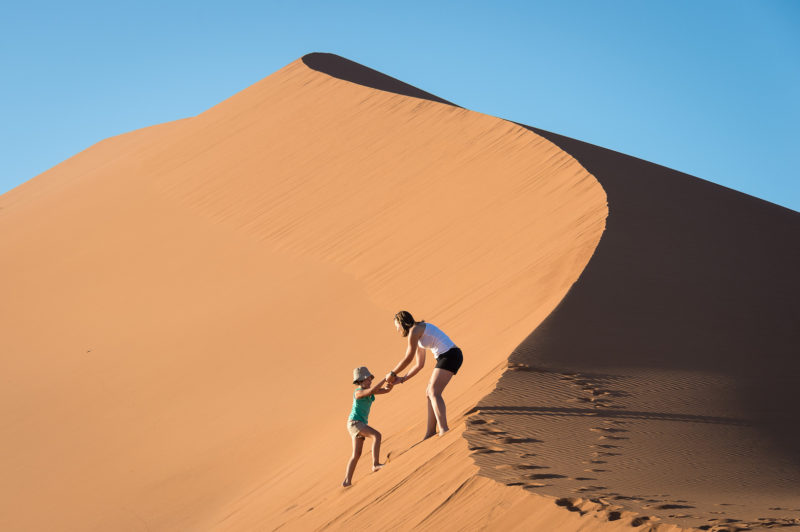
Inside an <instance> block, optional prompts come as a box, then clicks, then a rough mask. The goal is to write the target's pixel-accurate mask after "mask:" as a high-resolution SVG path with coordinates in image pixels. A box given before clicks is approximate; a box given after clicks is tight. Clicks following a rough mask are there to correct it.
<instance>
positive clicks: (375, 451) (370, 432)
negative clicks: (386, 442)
mask: <svg viewBox="0 0 800 532" xmlns="http://www.w3.org/2000/svg"><path fill="white" fill-rule="evenodd" d="M359 434H361V435H362V436H367V437H368V438H372V470H373V471H377V470H378V469H380V468H382V467H383V464H382V463H380V456H381V433H380V432H378V431H377V430H375V429H373V428H372V427H370V426H369V425H367V426H365V427H364V428H363V429H361V432H360V433H359Z"/></svg>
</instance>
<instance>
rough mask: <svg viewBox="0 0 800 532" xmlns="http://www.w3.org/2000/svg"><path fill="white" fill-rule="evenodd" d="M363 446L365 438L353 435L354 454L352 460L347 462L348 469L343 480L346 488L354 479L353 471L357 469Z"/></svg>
mask: <svg viewBox="0 0 800 532" xmlns="http://www.w3.org/2000/svg"><path fill="white" fill-rule="evenodd" d="M363 448H364V438H357V437H355V436H353V455H352V456H351V457H350V461H348V462H347V470H346V471H345V474H344V482H342V486H344V487H345V488H346V487H347V486H349V485H350V484H351V482H352V480H353V471H355V469H356V464H357V463H358V459H359V458H361V449H363Z"/></svg>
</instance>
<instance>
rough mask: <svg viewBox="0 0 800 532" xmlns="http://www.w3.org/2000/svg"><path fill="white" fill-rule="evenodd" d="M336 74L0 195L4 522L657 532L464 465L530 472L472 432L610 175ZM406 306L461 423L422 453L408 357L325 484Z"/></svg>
mask: <svg viewBox="0 0 800 532" xmlns="http://www.w3.org/2000/svg"><path fill="white" fill-rule="evenodd" d="M309 59H312V60H313V61H309ZM337 61H338V59H337V58H335V57H331V56H325V55H312V56H310V57H308V56H307V58H306V61H305V62H304V61H302V60H298V61H295V62H294V63H292V64H290V65H288V66H287V67H285V68H283V69H281V70H280V71H278V72H276V73H275V74H273V75H271V76H269V77H267V78H265V79H264V80H262V81H260V82H259V83H257V84H255V85H253V86H252V87H250V88H248V89H246V90H244V91H242V92H241V93H239V94H237V95H235V96H234V97H232V98H230V99H228V100H226V101H224V102H222V103H221V104H219V105H217V106H216V107H213V108H212V109H210V110H208V111H206V112H205V113H203V114H201V115H199V116H197V117H193V118H189V119H185V120H181V121H177V122H172V123H167V124H162V125H159V126H154V127H151V128H146V129H143V130H139V131H135V132H132V133H128V134H126V135H121V136H118V137H114V138H111V139H108V140H105V141H103V142H101V143H98V144H97V145H95V146H93V147H92V148H90V149H88V150H86V151H84V152H82V153H80V154H78V155H76V156H75V157H73V158H71V159H69V160H67V161H65V162H64V163H62V164H60V165H58V166H56V167H54V168H53V169H51V170H49V171H47V172H45V173H44V174H42V175H40V176H38V177H37V178H35V179H33V180H31V181H29V182H28V183H25V184H24V185H22V186H20V187H18V188H17V189H15V190H12V191H10V192H8V193H6V194H4V195H3V196H0V249H2V250H3V253H2V254H0V283H2V291H3V294H4V296H5V301H6V302H7V303H6V304H5V305H2V306H0V324H1V325H0V327H2V329H0V356H2V358H1V359H0V360H2V363H3V370H4V371H3V375H4V377H5V384H4V386H3V388H2V392H0V393H2V394H3V396H2V401H0V405H2V409H3V411H2V412H3V414H2V418H0V419H2V421H3V423H2V429H0V430H2V433H1V436H2V439H3V442H4V445H5V452H4V453H3V457H2V460H3V471H4V482H3V485H2V498H1V499H0V500H2V502H1V503H0V528H2V529H4V530H54V529H58V530H148V529H149V530H254V529H266V530H272V529H275V528H278V527H282V528H283V529H290V530H308V529H313V528H319V527H325V526H330V527H332V528H353V527H356V526H359V527H361V526H382V527H383V526H388V527H389V528H396V529H398V528H399V529H408V528H412V527H421V528H436V529H443V528H444V529H476V528H482V527H487V528H493V529H494V528H501V527H502V528H518V529H524V530H615V529H620V530H622V529H629V528H630V526H631V524H634V525H639V524H641V523H646V524H647V525H648V526H654V525H651V523H655V522H657V520H658V519H659V518H660V519H661V522H663V523H667V524H662V525H658V526H656V528H658V529H659V530H670V529H673V528H675V527H674V526H672V525H669V524H668V523H670V522H674V521H670V519H669V518H668V517H667V516H663V517H662V516H658V515H656V514H649V513H648V509H647V508H641V507H638V506H630V505H626V502H625V501H622V500H616V501H608V500H602V499H601V498H598V497H597V496H594V497H593V498H595V501H589V500H586V499H581V498H579V497H580V492H578V493H577V494H576V493H575V492H568V493H558V492H557V490H556V491H554V492H552V493H548V495H553V496H552V497H549V496H540V495H536V494H534V493H533V492H535V491H536V490H537V489H538V487H537V486H534V485H532V484H530V483H528V485H527V486H526V485H525V483H519V482H512V481H510V480H509V479H505V482H506V483H509V484H521V485H516V486H507V485H504V484H503V483H499V482H497V481H496V480H492V479H490V478H485V477H487V476H489V477H496V475H493V474H492V473H490V472H487V470H486V464H484V463H481V459H482V456H493V455H500V454H502V455H503V456H504V457H505V458H504V459H503V460H502V461H501V462H497V463H496V464H495V465H500V466H508V468H514V467H518V466H524V465H526V464H527V463H528V462H526V461H525V459H524V457H523V456H522V455H523V454H525V453H524V452H520V451H519V450H516V448H515V447H514V445H525V444H532V442H530V441H529V442H516V441H515V440H514V439H513V438H514V435H513V434H510V435H509V433H508V432H507V431H505V432H506V434H504V435H500V434H499V433H497V432H495V433H494V434H493V433H492V432H491V431H490V430H486V431H484V432H482V433H480V434H483V435H486V436H488V437H489V439H487V440H486V441H485V442H482V443H481V442H478V443H476V442H475V441H474V436H471V435H470V434H471V433H473V432H476V431H477V428H476V427H478V428H480V427H479V426H480V425H481V423H478V424H477V425H476V424H475V422H476V421H481V420H482V419H481V418H482V416H483V414H482V413H477V414H474V408H475V406H476V405H478V404H479V402H481V400H482V398H484V397H487V396H489V394H490V393H498V390H495V391H494V392H493V390H494V389H495V384H496V383H497V380H498V378H500V376H501V374H502V372H503V370H504V369H505V368H506V367H507V364H508V362H507V361H508V358H509V354H510V353H512V351H513V350H514V349H515V347H516V346H518V345H519V344H520V343H521V342H523V340H525V339H526V338H527V337H528V335H529V334H530V333H531V331H534V330H535V329H536V328H537V326H539V324H540V323H542V321H543V320H544V319H545V318H546V317H547V316H548V315H551V312H552V311H553V310H554V309H555V308H556V307H557V306H558V305H559V302H561V301H562V300H564V298H565V295H567V292H568V291H569V290H570V287H572V286H573V283H575V282H576V280H577V279H578V278H579V276H580V275H581V273H582V272H583V271H584V268H586V266H587V263H589V260H590V258H591V257H592V254H593V253H594V251H595V248H596V247H597V246H598V242H600V239H601V235H603V234H604V233H603V231H604V228H605V224H606V216H607V215H609V211H608V209H607V207H606V191H604V186H605V184H604V185H603V186H601V185H600V183H598V180H597V179H595V177H594V176H593V175H591V174H590V173H589V172H588V171H587V170H586V169H585V168H584V166H586V164H584V165H583V166H582V163H580V162H579V161H576V159H575V158H573V156H571V155H569V154H568V153H567V152H566V151H564V149H567V148H564V149H562V148H560V147H558V146H557V145H556V144H554V143H553V142H551V141H549V140H546V139H545V138H543V137H542V136H540V135H539V134H537V133H536V132H534V131H531V130H529V129H527V128H525V127H522V126H518V125H516V124H512V123H509V122H506V121H504V120H500V119H497V118H494V117H489V116H485V115H481V114H479V113H475V112H472V111H468V110H465V109H461V108H458V107H455V106H453V105H449V104H448V103H446V102H443V101H432V100H431V99H428V98H427V96H426V95H425V93H422V94H414V95H413V96H409V95H405V94H397V93H395V92H389V91H391V90H394V86H392V85H391V83H390V84H389V85H388V86H386V87H384V86H383V85H381V84H380V83H376V84H375V85H373V86H366V85H369V83H365V84H360V83H352V82H349V81H347V76H346V75H338V76H337V75H329V74H331V72H328V73H325V72H323V71H320V70H321V68H320V66H319V65H320V64H322V65H323V66H325V65H328V66H330V65H333V66H334V67H335V66H336V65H340V64H341V63H337ZM309 64H311V65H312V66H314V67H315V68H310V67H309ZM356 67H357V66H356ZM351 70H352V69H351ZM355 70H356V71H359V70H358V68H356V69H355ZM348 72H349V71H348ZM359 72H360V73H361V74H363V75H364V76H365V77H366V79H367V80H371V79H374V80H377V81H380V82H385V81H386V80H385V79H383V78H379V77H376V74H377V73H373V72H371V71H368V70H366V69H365V70H361V71H359ZM345 73H347V72H345ZM381 89H385V90H381ZM406 94H408V93H406ZM555 140H556V141H558V139H555ZM567 151H570V150H567ZM613 201H614V200H613V198H612V197H609V203H610V204H611V206H612V207H611V209H612V210H611V213H612V214H611V218H609V220H614V218H613V206H614V203H613ZM794 220H796V218H794ZM792 230H794V229H792ZM793 234H796V233H793ZM603 239H604V240H603V241H604V242H605V239H606V236H603ZM595 262H596V261H595V260H593V261H592V262H591V263H589V264H590V266H591V265H592V264H595ZM587 271H588V270H587ZM582 282H583V281H582ZM582 282H581V283H578V284H577V285H575V287H574V288H573V290H572V291H571V292H570V296H573V295H574V294H579V289H580V288H581V287H582ZM565 301H566V300H565ZM562 306H563V304H562ZM562 306H559V307H558V311H557V312H559V311H561V309H562ZM401 308H405V309H408V310H411V311H412V312H414V314H415V315H416V316H417V317H418V318H424V319H428V320H430V321H432V322H434V323H436V324H437V325H440V326H441V327H442V328H443V329H444V330H445V331H447V332H448V334H450V335H451V337H452V338H454V340H455V341H456V342H457V343H458V344H459V346H460V347H462V349H463V350H464V353H465V363H464V366H463V368H462V371H461V372H459V374H458V376H457V377H456V378H454V379H453V381H452V383H451V385H450V386H449V387H448V388H447V390H446V393H445V397H446V399H447V404H448V411H449V414H450V419H451V426H452V427H453V430H452V431H451V432H450V433H448V434H447V435H445V436H444V437H442V438H433V439H430V440H427V441H425V442H422V443H419V444H417V442H418V440H419V437H420V436H421V434H422V431H423V424H424V414H425V409H424V408H425V406H424V388H425V384H426V380H427V376H428V375H429V371H430V370H429V368H427V367H426V368H425V369H424V370H423V373H422V374H421V375H420V376H419V377H418V378H416V379H414V380H412V381H410V382H409V383H407V384H404V385H401V386H399V387H398V388H396V390H395V391H394V392H392V393H391V394H389V395H387V396H381V397H380V398H379V399H378V401H376V404H375V406H374V408H373V413H372V415H371V417H370V424H371V425H373V426H375V427H376V428H378V429H379V430H381V432H383V434H384V446H383V449H384V452H385V453H389V464H388V465H387V467H386V468H384V469H383V470H382V471H381V472H379V473H377V474H370V473H368V464H369V461H370V457H369V453H365V455H364V457H362V460H361V462H360V463H359V466H358V468H357V469H356V474H355V477H354V485H353V487H351V488H349V489H342V488H341V487H339V483H340V482H341V478H342V476H343V473H344V466H345V463H346V461H347V458H348V456H349V452H350V441H349V437H348V435H347V433H346V432H345V428H344V421H345V419H346V416H347V413H348V411H349V408H350V402H351V399H350V394H351V391H352V388H353V387H352V385H351V384H350V382H349V381H350V375H351V370H352V368H353V367H355V366H357V365H361V364H366V365H368V366H369V367H370V369H372V371H373V372H375V373H376V374H382V373H383V372H385V371H387V370H388V369H389V368H390V366H391V365H392V364H393V363H394V362H396V361H397V360H398V359H399V358H400V356H401V355H402V353H403V350H404V343H403V341H404V339H402V338H400V337H399V336H398V335H397V334H396V332H395V331H394V328H393V325H392V315H393V314H394V312H396V311H397V310H400V309H401ZM556 315H557V314H552V316H556ZM559 327H560V326H559ZM559 330H560V329H559ZM560 334H561V335H564V334H572V335H574V336H575V337H576V338H579V337H580V336H581V330H580V329H576V330H573V331H569V333H563V332H562V333H560ZM531 338H533V337H531ZM529 340H530V339H529ZM528 362H530V361H523V362H521V363H520V366H519V367H530V365H528V366H524V364H527V363H528ZM575 363H576V364H577V363H578V362H575ZM432 365H433V364H432V362H429V363H428V366H432ZM548 371H549V370H548ZM553 371H556V372H558V371H561V369H559V368H555V369H554V370H553ZM516 373H517V374H519V373H524V374H526V375H533V374H534V373H535V372H516ZM501 384H502V381H501ZM513 390H515V389H514V388H512V391H513ZM502 391H503V390H502V386H501V389H500V390H499V392H502ZM518 392H519V395H516V394H517V393H518ZM489 397H491V396H489ZM502 397H503V398H504V400H508V401H511V402H512V403H513V401H514V400H515V397H517V399H518V401H517V404H519V405H520V406H530V405H528V403H527V402H528V401H533V402H534V404H538V403H536V402H537V401H539V402H541V401H542V400H544V396H536V395H535V394H534V395H531V393H530V390H528V389H526V390H522V391H521V392H520V391H519V390H517V391H514V393H511V394H508V393H507V394H505V395H503V396H502ZM522 401H525V403H524V404H523V403H522ZM634 407H635V405H634ZM468 415H471V417H470V418H469V422H470V423H469V430H466V429H467V426H468V423H466V421H467V416H468ZM483 421H486V420H485V419H483ZM492 421H496V420H492ZM539 422H540V420H537V419H536V417H535V416H534V418H533V419H532V420H531V419H529V420H527V421H526V423H528V425H525V424H523V426H522V428H521V429H520V430H527V429H526V426H527V428H530V427H531V426H536V424H537V423H539ZM563 422H564V424H563V425H562V426H561V427H560V428H559V429H558V430H566V431H567V432H569V426H570V423H575V421H574V420H573V419H571V418H570V417H569V416H566V417H565V419H564V420H563ZM499 423H505V421H503V420H500V421H499ZM515 423H519V422H515ZM484 424H488V425H492V424H493V423H484ZM514 426H516V427H519V426H520V425H514ZM465 430H466V432H465ZM496 430H501V429H496ZM497 436H503V437H505V438H506V439H508V438H511V439H510V440H509V441H505V442H503V441H495V440H496V439H497ZM492 437H494V438H495V440H491V438H492ZM509 445H510V447H509ZM470 448H471V449H470ZM526 452H527V451H526ZM639 452H644V453H645V454H646V453H647V448H644V449H639ZM551 455H552V456H553V457H557V459H558V460H562V461H563V464H558V463H554V464H548V467H553V468H554V470H555V469H557V468H558V467H559V465H564V466H567V465H569V464H570V463H571V462H572V461H575V460H581V459H583V457H577V456H570V455H568V454H564V453H560V454H559V453H551ZM686 467H688V465H686ZM503 470H504V469H502V468H500V469H498V471H503ZM506 470H507V469H506ZM791 478H793V479H796V478H797V477H796V476H795V477H791ZM497 480H503V479H501V478H499V477H498V478H497ZM791 482H792V481H791V480H790V482H789V484H790V485H791ZM794 485H795V486H796V485H797V484H794ZM523 486H524V487H523ZM525 487H526V488H527V489H525ZM592 495H595V494H592ZM554 502H557V504H554ZM797 506H800V504H797V505H796V506H795V507H797ZM784 513H786V512H784ZM646 515H652V517H653V518H652V519H650V520H648V521H644V520H643V516H646ZM640 529H641V528H640Z"/></svg>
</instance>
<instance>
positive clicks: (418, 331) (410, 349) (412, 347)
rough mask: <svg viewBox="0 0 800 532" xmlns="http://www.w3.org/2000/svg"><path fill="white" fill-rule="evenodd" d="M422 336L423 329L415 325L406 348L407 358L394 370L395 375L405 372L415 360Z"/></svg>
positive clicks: (409, 333) (409, 334) (410, 332)
mask: <svg viewBox="0 0 800 532" xmlns="http://www.w3.org/2000/svg"><path fill="white" fill-rule="evenodd" d="M421 336H422V327H421V326H420V325H414V327H412V328H411V330H410V331H409V332H408V345H407V346H406V356H405V357H403V360H401V361H400V363H399V364H397V365H396V366H395V367H394V369H393V370H392V371H393V372H394V374H395V375H397V374H398V373H400V372H401V371H403V370H404V369H405V368H406V366H408V365H409V364H411V360H412V359H413V358H414V352H415V351H416V350H417V343H418V342H419V339H420V337H421Z"/></svg>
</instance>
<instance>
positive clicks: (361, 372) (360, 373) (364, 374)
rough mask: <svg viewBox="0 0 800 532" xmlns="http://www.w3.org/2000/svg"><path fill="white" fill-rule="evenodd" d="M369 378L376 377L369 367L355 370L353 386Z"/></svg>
mask: <svg viewBox="0 0 800 532" xmlns="http://www.w3.org/2000/svg"><path fill="white" fill-rule="evenodd" d="M369 377H374V375H373V374H372V373H370V372H369V370H368V369H367V366H361V367H360V368H356V369H354V370H353V384H358V383H359V382H361V381H363V380H364V379H366V378H369Z"/></svg>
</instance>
